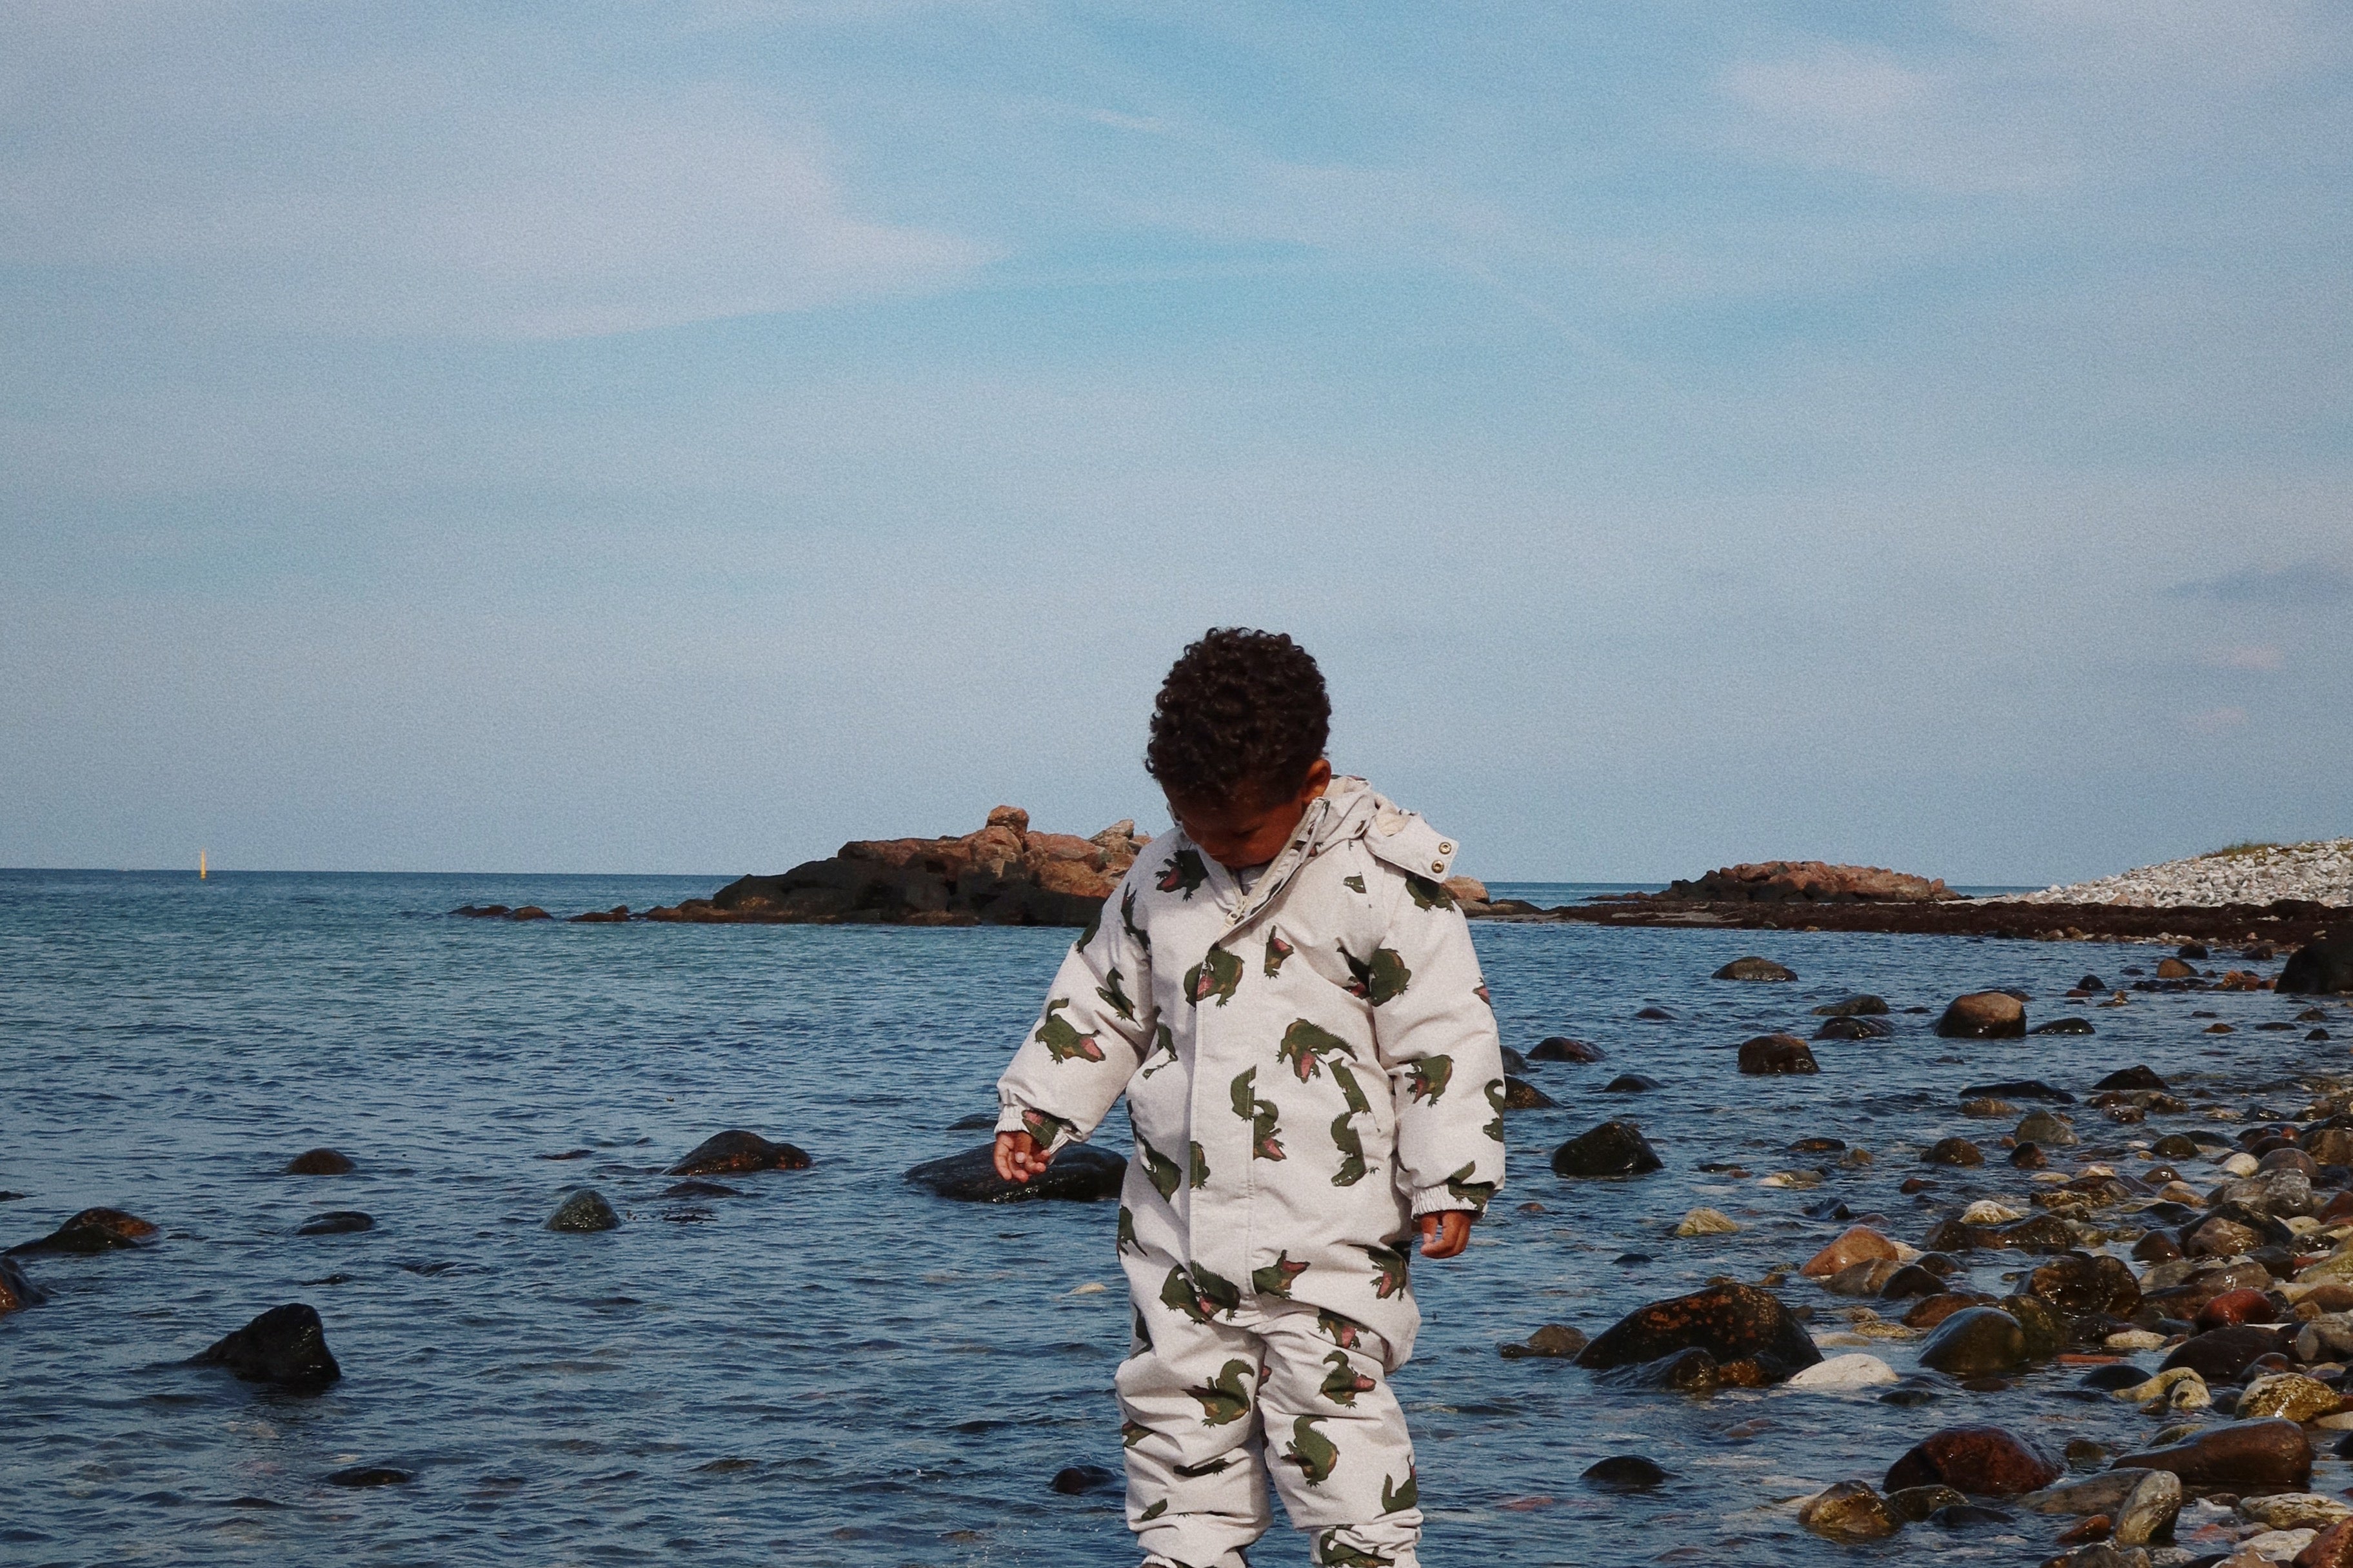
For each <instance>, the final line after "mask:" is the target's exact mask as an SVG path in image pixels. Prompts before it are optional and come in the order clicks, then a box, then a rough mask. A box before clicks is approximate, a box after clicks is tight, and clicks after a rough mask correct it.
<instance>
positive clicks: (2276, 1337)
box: [2158, 1323, 2288, 1383]
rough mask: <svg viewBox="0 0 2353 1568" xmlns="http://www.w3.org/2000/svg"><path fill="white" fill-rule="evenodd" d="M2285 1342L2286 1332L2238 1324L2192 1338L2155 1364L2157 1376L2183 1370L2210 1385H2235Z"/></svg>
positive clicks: (2175, 1347)
mask: <svg viewBox="0 0 2353 1568" xmlns="http://www.w3.org/2000/svg"><path fill="white" fill-rule="evenodd" d="M2287 1342H2288V1341H2287V1337H2286V1334H2285V1331H2284V1330H2281V1329H2276V1328H2272V1327H2270V1326H2268V1325H2265V1324H2261V1323H2240V1324H2237V1325H2235V1326H2234V1327H2232V1328H2227V1329H2210V1330H2208V1331H2206V1332H2204V1333H2202V1334H2192V1335H2191V1336H2190V1337H2189V1338H2188V1339H2186V1340H2184V1341H2182V1342H2180V1343H2179V1344H2178V1345H2176V1346H2174V1347H2173V1353H2172V1354H2170V1355H2168V1356H2167V1357H2166V1358H2165V1360H2163V1361H2162V1362H2160V1363H2158V1371H2159V1372H2171V1371H2172V1370H2173V1369H2174V1368H2175V1367H2177V1366H2186V1367H2188V1368H2189V1370H2190V1371H2192V1372H2194V1373H2197V1374H2198V1375H2199V1376H2200V1377H2202V1378H2204V1379H2205V1380H2206V1381H2207V1382H2209V1383H2232V1382H2235V1381H2236V1380H2237V1379H2238V1378H2239V1377H2240V1376H2241V1375H2242V1373H2245V1372H2246V1370H2247V1368H2249V1367H2250V1366H2253V1364H2254V1363H2256V1362H2257V1361H2259V1360H2260V1359H2262V1358H2263V1357H2264V1356H2267V1355H2269V1354H2271V1353H2272V1352H2274V1351H2275V1350H2279V1349H2281V1348H2282V1347H2283V1346H2284V1345H2285V1344H2286V1343H2287Z"/></svg>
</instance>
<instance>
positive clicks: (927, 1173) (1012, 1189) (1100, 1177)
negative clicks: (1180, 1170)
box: [907, 1142, 1127, 1204]
mask: <svg viewBox="0 0 2353 1568" xmlns="http://www.w3.org/2000/svg"><path fill="white" fill-rule="evenodd" d="M996 1154H997V1145H996V1144H995V1143H994V1142H989V1143H983V1144H982V1145H981V1146H980V1147H979V1148H977V1149H967V1150H965V1152H962V1153H961V1154H950V1155H948V1156H946V1157H945V1158H944V1159H939V1160H931V1161H927V1162H925V1163H923V1164H921V1165H918V1166H916V1167H915V1168H914V1169H913V1170H912V1171H909V1172H908V1173H907V1180H909V1181H911V1182H913V1183H914V1184H915V1185H917V1186H919V1187H925V1188H928V1189H930V1190H931V1191H932V1192H934V1193H936V1194H939V1195H940V1196H941V1197H944V1198H954V1199H955V1200H956V1201H958V1202H959V1203H968V1204H1015V1203H1023V1202H1028V1201H1032V1200H1036V1199H1039V1198H1060V1199H1062V1200H1064V1201H1067V1202H1071V1203H1082V1204H1091V1203H1094V1202H1097V1201H1098V1200H1100V1199H1103V1198H1115V1197H1117V1196H1119V1187H1120V1183H1121V1181H1122V1180H1123V1179H1124V1177H1125V1176H1126V1174H1127V1162H1126V1161H1125V1160H1124V1159H1122V1158H1120V1157H1119V1156H1118V1155H1117V1154H1113V1153H1112V1152H1109V1151H1108V1150H1103V1149H1097V1148H1095V1147H1094V1146H1092V1144H1087V1143H1071V1144H1068V1145H1065V1146H1064V1147H1063V1148H1062V1150H1061V1151H1060V1152H1058V1153H1057V1154H1056V1155H1055V1156H1054V1161H1053V1163H1051V1164H1050V1165H1048V1166H1047V1167H1046V1169H1045V1170H1044V1171H1043V1172H1042V1173H1039V1174H1037V1175H1034V1176H1032V1177H1030V1178H1029V1180H1028V1181H1027V1182H1008V1181H1007V1180H1006V1179H1005V1178H1004V1177H1002V1176H1000V1175H998V1174H997V1159H996Z"/></svg>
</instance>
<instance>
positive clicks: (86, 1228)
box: [8, 1209, 163, 1257]
mask: <svg viewBox="0 0 2353 1568" xmlns="http://www.w3.org/2000/svg"><path fill="white" fill-rule="evenodd" d="M162 1235H163V1232H162V1231H161V1230H160V1229H158V1228H157V1227H156V1226H153V1225H151V1224H149V1223H148V1222H147V1221H145V1220H143V1219H141V1218H140V1217H139V1216H138V1215H135V1214H125V1213H124V1212H123V1211H122V1210H121V1209H84V1210H82V1211H81V1212H80V1213H79V1214H78V1215H74V1216H73V1217H72V1218H70V1219H69V1220H67V1221H66V1222H65V1224H63V1225H61V1226H58V1228H57V1229H55V1230H53V1231H51V1232H49V1234H48V1235H47V1236H45V1237H40V1238H39V1239H38V1240H35V1241H20V1242H18V1243H17V1244H16V1246H14V1247H10V1248H9V1249H8V1255H9V1256H12V1257H13V1256H15V1255H16V1254H17V1253H23V1252H69V1253H76V1254H79V1255H82V1256H88V1255H90V1254H91V1253H97V1252H112V1251H115V1250H117V1249H119V1248H122V1247H149V1246H153V1244H154V1242H155V1240H156V1238H157V1237H160V1236H162Z"/></svg>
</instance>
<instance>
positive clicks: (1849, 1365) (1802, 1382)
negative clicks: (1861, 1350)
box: [1782, 1354, 1898, 1392]
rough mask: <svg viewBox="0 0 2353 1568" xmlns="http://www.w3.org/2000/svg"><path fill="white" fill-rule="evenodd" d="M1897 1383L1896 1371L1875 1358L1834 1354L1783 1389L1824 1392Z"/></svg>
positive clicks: (1814, 1365) (1792, 1379) (1797, 1376)
mask: <svg viewBox="0 0 2353 1568" xmlns="http://www.w3.org/2000/svg"><path fill="white" fill-rule="evenodd" d="M1897 1381H1898V1379H1897V1376H1896V1373H1895V1369H1894V1367H1892V1366H1890V1365H1888V1364H1887V1363H1885V1362H1883V1361H1882V1360H1880V1359H1879V1358H1878V1357H1877V1356H1875V1355H1862V1354H1855V1355H1834V1356H1832V1357H1831V1358H1830V1360H1828V1361H1820V1362H1816V1363H1814V1364H1813V1365H1811V1366H1810V1367H1808V1368H1806V1370H1805V1371H1803V1372H1801V1373H1798V1374H1797V1375H1796V1376H1795V1377H1792V1378H1791V1379H1789V1381H1788V1383H1786V1384H1782V1386H1783V1387H1784V1388H1808V1389H1813V1390H1816V1391H1818V1392H1819V1391H1821V1390H1825V1389H1832V1390H1834V1389H1842V1388H1870V1387H1873V1386H1875V1385H1876V1384H1883V1383H1894V1382H1897Z"/></svg>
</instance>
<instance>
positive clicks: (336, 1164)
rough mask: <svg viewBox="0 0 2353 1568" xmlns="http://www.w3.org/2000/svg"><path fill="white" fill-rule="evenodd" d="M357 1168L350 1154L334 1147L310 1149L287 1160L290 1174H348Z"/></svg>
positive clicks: (287, 1169)
mask: <svg viewBox="0 0 2353 1568" xmlns="http://www.w3.org/2000/svg"><path fill="white" fill-rule="evenodd" d="M355 1169H357V1167H356V1166H354V1165H353V1163H352V1160H351V1156H350V1155H348V1154H338V1153H336V1152H334V1151H333V1150H332V1149H308V1150H305V1151H304V1152H301V1153H300V1154H297V1155H295V1156H294V1157H293V1158H292V1159H291V1160H289V1161H287V1162H286V1173H287V1174H288V1175H290V1176H348V1175H350V1174H351V1173H352V1172H353V1171H354V1170H355Z"/></svg>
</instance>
